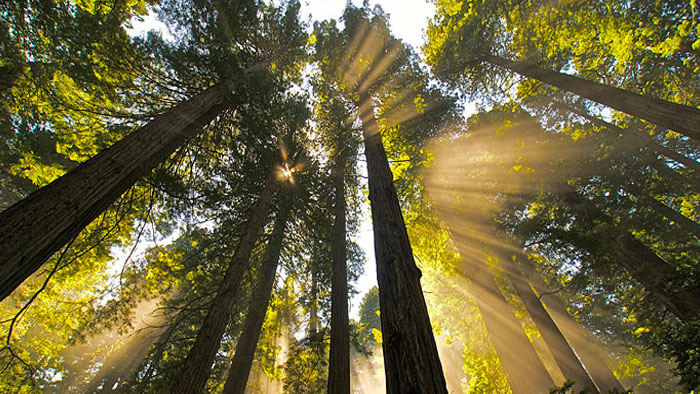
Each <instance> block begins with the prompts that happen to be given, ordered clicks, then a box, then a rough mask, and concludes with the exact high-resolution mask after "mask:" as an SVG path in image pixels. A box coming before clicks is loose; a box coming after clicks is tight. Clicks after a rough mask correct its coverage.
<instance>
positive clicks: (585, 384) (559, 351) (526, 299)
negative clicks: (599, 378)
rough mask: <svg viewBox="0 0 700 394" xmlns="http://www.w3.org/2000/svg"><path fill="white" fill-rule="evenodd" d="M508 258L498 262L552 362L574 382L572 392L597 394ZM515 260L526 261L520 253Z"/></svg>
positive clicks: (592, 384) (568, 346)
mask: <svg viewBox="0 0 700 394" xmlns="http://www.w3.org/2000/svg"><path fill="white" fill-rule="evenodd" d="M508 257H509V256H503V258H502V259H500V261H501V265H502V267H503V270H504V271H505V273H506V275H507V276H508V280H509V281H510V283H511V284H512V285H513V288H514V289H515V292H516V293H517V295H518V297H519V298H520V300H521V301H522V303H523V305H525V309H526V310H527V313H528V314H529V315H530V317H531V318H532V321H533V322H534V323H535V326H536V327H537V330H538V331H539V332H540V334H541V335H542V339H543V340H544V342H545V343H546V344H547V347H548V348H549V350H550V352H551V353H552V356H554V360H555V361H556V363H557V365H558V366H559V369H560V370H561V372H562V374H564V377H565V378H566V379H567V380H573V381H574V382H575V384H574V386H573V387H574V392H576V393H578V392H580V391H582V390H584V389H588V390H589V391H587V392H588V393H591V394H593V393H598V389H597V388H596V386H595V384H594V383H593V381H592V380H591V377H590V376H588V373H587V372H586V370H585V368H584V366H583V365H582V364H581V361H580V360H579V359H578V357H577V356H576V353H575V352H574V350H573V349H572V348H571V346H570V345H569V343H568V342H567V340H566V338H564V335H563V334H562V332H561V331H560V330H559V327H557V325H556V324H555V323H554V320H552V318H551V317H550V316H549V314H548V313H547V311H546V310H545V309H544V306H543V305H542V303H541V302H540V300H539V298H537V295H535V293H534V292H533V291H532V289H531V288H530V284H529V283H528V281H527V279H525V277H524V276H523V274H522V272H520V270H519V269H518V267H517V265H516V263H515V262H514V261H513V260H511V259H510V258H508ZM514 257H515V258H516V259H519V260H522V259H527V257H525V256H524V255H523V254H522V253H516V254H515V256H514ZM523 263H524V262H521V264H523ZM604 394H605V393H604Z"/></svg>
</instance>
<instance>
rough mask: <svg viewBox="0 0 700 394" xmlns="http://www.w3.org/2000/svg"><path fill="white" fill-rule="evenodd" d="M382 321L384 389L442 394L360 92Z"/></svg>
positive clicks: (419, 296)
mask: <svg viewBox="0 0 700 394" xmlns="http://www.w3.org/2000/svg"><path fill="white" fill-rule="evenodd" d="M359 100H360V101H359V106H360V120H361V121H362V126H363V129H364V130H363V135H364V144H365V156H366V158H367V172H368V174H369V199H370V202H371V206H372V227H373V229H374V250H375V255H376V259H377V282H378V284H379V303H380V311H381V314H380V316H381V321H382V338H383V343H382V349H383V351H384V370H385V373H386V390H387V393H388V394H394V393H447V387H446V385H445V377H444V375H443V372H442V365H441V364H440V359H439V357H438V352H437V347H436V345H435V338H434V336H433V330H432V327H431V325H430V318H429V316H428V309H427V307H426V304H425V299H424V298H423V291H422V289H421V285H420V277H421V272H420V270H419V269H418V267H417V266H416V263H415V261H414V259H413V252H412V250H411V244H410V242H409V240H408V234H407V232H406V225H405V223H404V221H403V215H402V214H401V207H400V205H399V199H398V196H397V195H396V189H395V188H394V183H393V175H392V173H391V169H390V168H389V161H388V160H387V157H386V152H385V151H384V145H383V144H382V136H381V133H380V132H379V127H378V126H377V120H376V118H375V116H374V108H373V106H372V102H371V98H370V97H369V95H368V94H367V93H366V92H359Z"/></svg>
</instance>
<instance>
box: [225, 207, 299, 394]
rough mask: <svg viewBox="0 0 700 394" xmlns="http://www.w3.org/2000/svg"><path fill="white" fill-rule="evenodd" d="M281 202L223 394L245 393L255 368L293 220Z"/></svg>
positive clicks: (287, 208)
mask: <svg viewBox="0 0 700 394" xmlns="http://www.w3.org/2000/svg"><path fill="white" fill-rule="evenodd" d="M280 203H281V204H282V206H281V208H280V210H279V212H278V214H277V218H276V219H275V226H274V228H273V229H272V235H271V236H270V240H269V241H268V243H267V247H266V248H265V255H264V256H263V260H262V261H263V262H262V266H261V270H260V276H259V279H258V284H257V286H256V287H255V290H254V292H253V295H252V297H251V302H250V307H249V308H248V313H247V314H246V317H245V323H244V325H243V331H242V332H241V336H240V337H239V338H238V343H237V344H236V351H235V353H234V354H233V360H232V361H231V366H230V367H229V371H228V377H227V378H226V383H225V384H224V389H223V391H222V393H223V394H243V392H244V391H245V387H246V384H247V383H248V376H249V375H250V367H251V366H252V365H253V358H254V357H255V348H256V347H257V345H258V340H259V338H260V332H261V330H262V326H263V323H264V322H265V314H266V313H267V307H268V305H269V303H270V297H271V296H272V289H273V287H274V285H275V273H276V272H277V265H278V263H279V258H280V252H281V251H282V241H283V239H284V235H285V227H286V225H287V219H288V218H289V209H290V207H289V204H288V203H287V202H284V201H281V202H280Z"/></svg>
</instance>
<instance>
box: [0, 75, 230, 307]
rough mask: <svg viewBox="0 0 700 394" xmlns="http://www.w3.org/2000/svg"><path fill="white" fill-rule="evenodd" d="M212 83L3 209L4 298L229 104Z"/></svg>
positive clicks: (0, 273)
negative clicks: (225, 104)
mask: <svg viewBox="0 0 700 394" xmlns="http://www.w3.org/2000/svg"><path fill="white" fill-rule="evenodd" d="M227 95H228V93H227V89H226V87H225V85H223V84H219V85H216V86H212V87H210V88H208V89H207V90H205V91H204V92H202V93H200V94H199V95H197V96H195V97H193V98H191V99H190V100H188V101H186V102H183V103H180V104H178V105H177V106H175V107H173V108H172V109H170V110H169V111H167V112H165V113H164V114H162V115H159V116H157V117H156V118H155V119H153V120H152V121H151V122H150V123H148V124H147V125H145V126H144V127H141V128H140V129H138V130H136V131H134V132H132V133H131V134H129V135H128V136H126V137H124V138H123V139H121V140H120V141H119V142H117V143H115V144H114V145H112V146H111V147H109V148H107V149H105V150H103V151H102V152H100V153H99V154H97V156H95V157H93V158H92V159H90V160H88V161H86V162H85V163H82V164H81V165H79V166H78V167H76V168H74V169H72V170H71V171H69V172H68V173H66V174H65V175H63V176H62V177H60V178H58V179H57V180H55V181H53V182H52V183H50V184H48V185H46V186H44V187H42V188H41V189H39V190H37V191H35V192H34V193H32V194H30V195H29V196H28V197H26V198H25V199H23V200H21V201H19V202H17V203H16V204H14V205H12V206H11V207H9V208H8V209H6V210H5V211H3V212H2V213H0V300H2V299H4V298H5V297H7V296H8V295H9V294H10V293H12V291H13V290H14V289H15V288H17V286H19V285H20V284H21V283H22V282H23V281H24V280H25V279H27V278H28V277H29V276H30V275H32V274H33V273H34V272H35V271H36V270H38V269H39V268H40V267H41V265H42V264H43V263H44V262H45V261H46V260H47V259H48V258H49V257H51V255H52V254H53V253H55V252H56V251H58V250H59V249H61V248H62V247H63V246H64V245H66V244H67V243H68V242H69V241H70V240H71V239H73V238H74V237H76V236H77V235H78V233H80V231H82V229H83V228H85V226H87V225H88V224H89V223H90V222H92V221H93V220H94V219H95V218H97V217H98V216H99V215H100V214H101V213H102V212H103V211H104V210H106V209H107V208H108V207H109V206H110V205H111V204H112V203H113V202H114V201H116V200H117V199H118V198H119V196H121V195H122V194H123V193H124V192H125V191H127V190H128V189H129V188H130V187H131V186H133V185H134V183H136V181H137V180H138V179H139V178H141V177H142V176H144V175H145V174H147V173H148V172H149V171H150V170H152V169H153V168H154V167H155V166H156V165H158V164H159V163H161V162H162V161H164V160H165V159H166V158H168V157H169V156H170V155H171V154H172V153H173V152H174V151H175V150H176V149H177V148H178V147H180V146H181V145H182V144H183V143H184V142H185V141H186V140H187V139H188V138H191V137H192V136H194V135H196V134H197V133H199V132H200V130H201V128H202V127H203V126H205V125H207V124H208V123H209V122H211V120H212V119H214V118H215V117H216V116H217V115H219V114H220V113H221V111H223V109H224V105H223V101H224V100H225V98H226V96H227Z"/></svg>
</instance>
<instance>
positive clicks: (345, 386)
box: [328, 149, 350, 394]
mask: <svg viewBox="0 0 700 394" xmlns="http://www.w3.org/2000/svg"><path fill="white" fill-rule="evenodd" d="M336 160H337V161H336V165H335V170H334V172H335V174H334V175H335V221H334V222H333V279H332V287H331V345H330V355H329V364H328V393H329V394H350V322H349V317H348V267H347V250H346V247H347V244H346V242H347V241H346V230H345V205H346V203H345V155H344V153H343V152H342V151H340V149H339V151H338V153H337V157H336Z"/></svg>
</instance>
